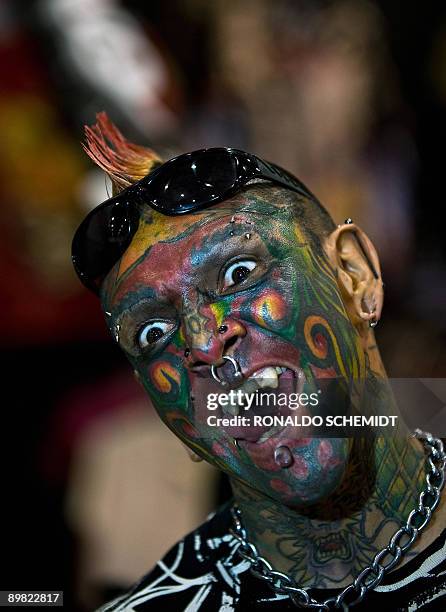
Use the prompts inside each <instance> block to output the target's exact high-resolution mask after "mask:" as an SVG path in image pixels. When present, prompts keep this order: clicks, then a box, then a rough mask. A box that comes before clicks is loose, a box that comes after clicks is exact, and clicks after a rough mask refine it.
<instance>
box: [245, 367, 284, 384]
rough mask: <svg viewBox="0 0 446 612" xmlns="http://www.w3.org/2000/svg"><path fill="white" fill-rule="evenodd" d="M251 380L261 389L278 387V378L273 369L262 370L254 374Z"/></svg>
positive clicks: (275, 370)
mask: <svg viewBox="0 0 446 612" xmlns="http://www.w3.org/2000/svg"><path fill="white" fill-rule="evenodd" d="M251 378H254V379H255V381H256V382H257V384H258V386H259V387H260V388H261V389H263V388H264V387H271V388H272V389H277V387H278V386H279V377H278V373H277V369H276V368H275V367H268V368H262V369H261V370H259V371H258V372H254V374H253V375H252V377H251Z"/></svg>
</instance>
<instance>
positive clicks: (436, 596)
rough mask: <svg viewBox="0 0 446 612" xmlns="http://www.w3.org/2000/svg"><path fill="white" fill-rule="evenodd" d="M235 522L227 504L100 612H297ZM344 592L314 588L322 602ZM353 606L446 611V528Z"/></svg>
mask: <svg viewBox="0 0 446 612" xmlns="http://www.w3.org/2000/svg"><path fill="white" fill-rule="evenodd" d="M231 526H232V518H231V514H230V511H229V506H226V507H224V508H222V509H221V510H220V511H219V512H217V513H216V514H215V515H214V516H213V517H211V518H210V519H209V520H207V521H206V522H205V523H204V524H203V525H201V527H199V528H198V529H197V530H196V531H193V532H192V533H190V534H189V535H187V536H186V537H185V538H184V540H181V541H180V542H178V544H176V545H175V546H174V547H173V548H172V549H171V550H170V551H169V552H168V553H167V554H166V556H165V557H164V558H163V559H162V560H161V561H159V562H158V563H157V565H156V566H155V568H154V569H153V570H152V571H151V572H149V573H148V574H147V575H146V576H144V577H143V578H142V579H141V580H140V581H139V582H138V583H137V584H136V585H135V586H134V587H133V588H132V589H131V590H130V591H128V592H127V593H126V594H125V595H123V596H121V597H118V598H117V599H115V600H114V601H112V602H110V603H108V604H106V605H105V606H103V607H102V608H101V609H100V612H124V611H130V610H135V612H143V611H146V610H157V611H158V610H162V612H171V611H172V612H196V611H202V612H214V611H219V612H231V611H232V610H237V611H242V612H248V611H249V612H250V611H251V610H258V611H262V610H265V611H266V610H267V611H271V612H284V611H289V612H291V611H293V612H295V611H296V610H297V608H296V607H295V606H294V604H293V603H292V602H291V600H290V599H289V598H288V597H287V596H285V595H278V594H275V593H273V591H271V590H270V588H269V587H268V585H267V584H264V583H263V582H262V581H261V580H259V579H257V578H255V577H254V576H253V575H252V574H251V573H250V572H249V562H247V561H244V560H242V559H241V558H240V557H239V555H237V554H236V551H237V548H238V542H237V540H236V539H235V538H234V537H233V536H232V535H231V534H230V533H229V528H230V527H231ZM339 592H340V590H338V591H336V590H333V589H309V593H310V595H311V596H312V597H314V598H315V599H317V600H319V601H321V600H324V599H326V598H327V597H331V596H333V595H336V594H337V593H339ZM351 609H352V610H355V611H356V610H357V611H358V612H371V611H373V612H376V611H377V610H382V612H384V611H385V612H412V611H415V610H421V611H422V612H446V529H445V530H444V531H443V532H442V534H441V535H440V536H439V537H438V538H437V539H436V540H435V541H434V542H433V543H432V544H431V545H430V546H429V547H428V548H427V549H426V550H424V551H423V552H422V553H419V554H418V555H416V556H415V557H413V558H412V559H411V560H410V561H408V562H407V563H406V564H405V565H404V566H403V567H402V568H401V569H397V570H393V571H392V572H391V573H390V574H389V576H387V577H386V578H385V579H384V580H383V581H382V582H381V584H380V586H379V587H377V588H376V589H375V590H374V591H372V592H369V593H368V594H367V595H366V597H365V599H364V601H363V602H362V603H361V604H358V605H356V606H354V607H353V608H351Z"/></svg>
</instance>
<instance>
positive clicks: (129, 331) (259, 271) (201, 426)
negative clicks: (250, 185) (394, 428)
mask: <svg viewBox="0 0 446 612" xmlns="http://www.w3.org/2000/svg"><path fill="white" fill-rule="evenodd" d="M297 203H299V206H297ZM306 204H307V205H308V203H305V202H303V201H302V200H297V196H296V195H295V194H293V193H291V192H287V191H285V190H281V189H275V188H271V187H268V188H263V189H260V188H257V189H250V190H247V191H246V192H244V193H243V194H240V195H238V196H236V197H234V198H233V199H231V200H228V201H226V202H223V203H221V204H219V205H217V206H214V207H212V208H210V209H208V210H206V211H204V212H203V213H200V214H194V215H186V216H179V217H165V216H161V215H159V214H158V213H155V212H153V211H150V212H149V213H147V216H146V218H142V219H141V222H140V227H139V230H138V232H137V234H136V235H135V237H134V239H133V241H132V243H131V245H130V247H129V248H128V250H127V251H126V253H125V254H124V256H123V257H122V259H121V261H120V262H119V263H118V264H117V265H116V266H115V268H114V269H113V270H112V271H111V272H110V274H109V275H108V277H107V279H106V281H105V283H104V286H103V292H102V301H103V308H104V310H105V311H106V312H107V313H109V314H108V315H107V322H108V324H109V326H110V329H111V331H112V333H113V335H115V337H117V339H118V341H119V343H120V345H121V347H122V348H123V350H124V351H125V353H126V355H127V357H128V358H129V360H130V362H131V363H132V365H133V368H134V369H135V371H136V372H137V374H138V376H139V378H140V380H141V382H142V384H143V385H144V387H145V389H146V391H147V393H148V395H149V396H150V398H151V400H152V402H153V404H154V406H155V408H156V410H157V411H158V413H159V415H160V417H161V418H162V420H163V421H164V422H165V423H166V424H167V425H168V427H169V428H170V429H171V430H172V431H173V432H174V433H175V434H176V435H177V436H178V437H179V438H180V439H181V440H182V441H183V442H185V443H186V444H187V445H188V446H189V447H191V448H192V449H193V450H194V451H195V452H196V453H198V454H199V455H201V456H202V457H204V458H205V459H207V460H208V461H209V462H211V463H213V464H214V465H216V466H217V467H220V468H221V469H223V470H224V471H226V472H227V473H228V474H229V475H231V476H232V477H235V478H236V479H239V480H240V481H242V482H245V483H247V484H248V485H250V486H251V487H254V488H256V489H257V490H259V491H261V492H263V493H264V494H267V495H268V496H270V497H272V498H274V499H276V500H278V501H280V502H282V503H286V504H288V505H304V504H311V503H315V502H316V501H318V500H319V499H321V498H323V497H325V496H326V495H328V494H329V493H330V492H331V491H333V489H334V488H336V486H337V485H338V484H339V482H340V481H341V479H342V475H343V473H344V469H345V466H346V463H347V459H348V453H349V444H348V441H347V440H346V439H333V438H332V439H321V438H315V437H313V436H312V435H311V434H312V430H311V428H310V429H307V430H300V433H299V432H297V431H296V428H295V427H291V428H290V427H286V426H285V427H278V428H277V427H276V428H273V427H268V426H259V427H252V423H250V426H244V425H243V424H238V425H227V424H221V425H220V426H215V425H213V426H210V425H209V424H208V422H207V417H208V416H209V415H210V414H211V413H210V412H209V410H208V408H207V404H206V402H207V398H206V392H209V390H210V389H211V386H210V385H211V384H212V382H213V379H212V377H211V365H212V364H219V363H221V358H222V356H223V355H229V356H231V357H233V359H235V361H236V362H237V364H238V365H239V367H240V369H241V372H242V376H243V377H242V379H237V378H236V376H235V374H236V369H235V368H234V366H233V364H232V363H230V362H228V361H226V362H225V364H224V365H223V366H221V367H219V368H218V370H217V372H218V376H219V377H220V378H221V379H222V380H225V381H227V382H228V387H226V388H225V389H223V388H222V387H220V386H219V385H218V384H217V383H214V384H215V385H216V386H217V387H218V388H217V389H215V388H214V389H213V390H214V391H217V392H222V391H225V392H229V390H231V389H237V388H242V389H245V390H247V389H249V390H250V391H251V392H252V391H254V390H256V389H264V390H266V388H274V392H275V393H276V394H277V393H278V391H280V390H281V389H283V390H286V391H287V392H288V393H289V392H290V391H295V392H298V393H303V392H305V393H306V394H308V395H310V394H311V393H312V392H314V393H316V392H317V390H318V389H319V388H320V386H321V385H320V382H321V380H325V381H326V380H342V381H344V382H345V385H346V387H349V386H350V387H351V383H352V381H356V380H358V379H361V377H362V375H363V372H364V368H365V363H364V354H363V351H362V349H361V345H360V342H359V337H358V335H357V332H356V331H355V328H354V327H353V325H352V324H351V322H350V320H349V318H348V316H347V314H346V311H345V308H344V305H343V302H342V299H341V296H340V293H339V290H338V286H337V283H336V278H335V276H334V274H333V271H332V269H331V267H330V265H329V263H328V260H327V258H326V256H325V255H324V252H323V249H322V247H321V243H320V240H319V238H318V235H317V223H316V224H314V223H313V224H311V223H310V224H309V223H307V222H305V220H304V215H302V214H300V213H299V212H298V211H299V210H300V211H302V209H303V207H305V205H306ZM241 382H242V383H243V384H242V387H240V384H241ZM257 409H258V410H260V411H261V410H263V408H262V407H260V408H257ZM254 410H255V409H254ZM277 410H278V411H279V412H280V413H281V414H286V411H287V410H289V408H287V407H286V406H283V407H281V408H278V409H277V408H276V413H277ZM239 412H243V406H240V405H235V406H231V407H229V408H224V407H223V408H219V409H218V412H217V413H214V414H215V416H216V417H217V416H219V417H229V418H230V417H231V416H234V415H236V414H237V413H239ZM300 414H307V415H310V416H311V414H312V407H311V406H308V405H307V406H306V407H301V408H300ZM214 422H215V421H214ZM284 449H285V450H284ZM281 453H282V457H281Z"/></svg>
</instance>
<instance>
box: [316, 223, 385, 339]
mask: <svg viewBox="0 0 446 612" xmlns="http://www.w3.org/2000/svg"><path fill="white" fill-rule="evenodd" d="M324 248H325V251H326V253H327V255H328V258H329V260H330V262H331V264H332V266H333V268H334V270H335V273H336V277H337V281H338V285H339V288H340V290H341V293H342V296H343V298H344V302H345V305H346V308H347V311H348V313H349V315H350V317H351V319H352V321H353V322H354V323H355V324H357V325H360V324H364V323H366V324H367V325H368V326H369V327H371V328H373V327H375V326H376V325H377V323H378V321H379V319H380V317H381V311H382V306H383V298H384V291H383V282H382V277H381V267H380V265H379V258H378V254H377V252H376V249H375V247H374V246H373V244H372V242H371V240H370V239H369V238H368V236H367V235H366V234H365V233H364V232H363V231H362V230H361V229H360V228H359V227H358V226H357V225H355V224H354V223H353V222H352V220H351V219H347V220H346V221H345V223H344V224H342V225H339V226H338V227H337V228H336V229H335V230H334V231H333V232H332V233H331V234H330V236H329V237H328V238H327V239H326V241H325V244H324Z"/></svg>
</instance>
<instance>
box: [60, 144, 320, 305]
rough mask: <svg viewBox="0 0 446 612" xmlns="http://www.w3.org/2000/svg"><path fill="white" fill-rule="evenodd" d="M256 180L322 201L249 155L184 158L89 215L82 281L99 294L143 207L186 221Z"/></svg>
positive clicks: (81, 247) (80, 248)
mask: <svg viewBox="0 0 446 612" xmlns="http://www.w3.org/2000/svg"><path fill="white" fill-rule="evenodd" d="M256 178H259V179H264V180H268V181H271V182H273V183H275V184H277V185H281V186H282V187H286V188H287V189H291V190H292V191H295V192H296V193H299V194H300V195H302V196H304V197H305V198H310V199H312V200H316V198H315V196H314V195H313V194H312V193H311V192H310V191H309V190H308V189H307V188H306V187H305V185H304V184H303V183H301V181H299V180H298V179H297V178H295V177H294V176H292V175H291V174H290V173H289V172H287V171H286V170H283V169H282V168H280V167H279V166H276V165H275V164H271V163H269V162H266V161H263V160H262V159H260V158H259V157H256V156H255V155H252V154H250V153H245V151H240V150H238V149H228V148H212V149H200V150H198V151H193V152H192V153H186V154H184V155H179V156H178V157H174V158H173V159H171V160H169V161H167V162H166V163H164V164H162V165H161V166H159V167H158V168H156V169H155V170H153V171H152V172H150V174H148V175H147V176H145V177H144V178H143V179H141V180H140V181H138V182H137V183H135V184H134V185H131V186H130V187H127V189H124V190H123V191H122V192H121V193H119V194H118V195H117V196H115V197H113V198H110V199H109V200H106V201H105V202H103V203H102V204H100V205H99V206H97V207H96V208H95V209H94V210H92V211H91V212H90V213H89V214H88V215H87V217H86V218H85V219H84V221H83V222H82V223H81V225H80V226H79V228H78V229H77V231H76V234H75V235H74V239H73V244H72V260H73V264H74V268H75V270H76V272H77V274H78V276H79V278H80V279H81V281H82V282H83V283H84V285H86V286H87V287H88V288H89V289H92V290H93V291H94V292H95V293H98V291H99V287H100V285H101V283H102V281H103V280H104V278H105V276H106V275H107V274H108V272H110V270H111V269H112V267H113V266H114V264H115V263H116V262H117V261H118V260H119V259H120V257H121V256H122V255H123V253H124V251H125V250H126V249H127V247H128V246H129V244H130V242H131V240H132V237H133V235H134V234H135V232H136V230H137V228H138V223H139V217H140V205H141V204H146V205H148V206H150V207H151V208H153V209H155V210H157V211H158V212H160V213H162V214H163V215H169V216H174V215H184V214H187V213H191V212H194V211H197V210H202V209H204V208H208V207H209V206H212V205H213V204H217V203H218V202H222V201H223V200H225V199H227V198H229V197H231V196H232V195H235V194H236V193H237V192H238V191H241V190H242V189H243V187H244V186H245V185H246V184H247V183H248V182H249V181H250V180H252V179H256Z"/></svg>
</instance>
